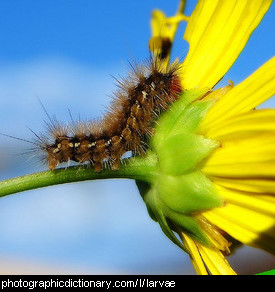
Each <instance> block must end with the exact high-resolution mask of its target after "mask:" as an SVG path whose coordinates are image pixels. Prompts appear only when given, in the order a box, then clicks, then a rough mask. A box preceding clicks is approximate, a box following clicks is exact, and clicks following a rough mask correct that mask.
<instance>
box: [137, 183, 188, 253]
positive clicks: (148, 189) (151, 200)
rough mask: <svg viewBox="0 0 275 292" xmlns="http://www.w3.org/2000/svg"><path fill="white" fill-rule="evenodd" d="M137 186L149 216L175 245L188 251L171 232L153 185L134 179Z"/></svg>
mask: <svg viewBox="0 0 275 292" xmlns="http://www.w3.org/2000/svg"><path fill="white" fill-rule="evenodd" d="M136 184H137V187H138V189H139V192H140V194H141V196H142V198H143V200H144V202H145V204H146V207H147V211H148V214H149V215H150V217H151V218H152V219H153V220H154V221H157V222H158V223H159V225H160V228H161V230H162V231H163V233H164V234H165V235H166V236H167V237H168V238H169V239H170V240H171V241H172V242H173V243H175V244H176V245H177V246H179V247H180V248H181V249H182V250H184V251H185V252H188V251H187V250H186V248H185V247H184V245H183V244H182V243H181V242H180V241H179V240H178V238H177V237H176V236H175V234H174V233H173V231H172V229H171V228H170V226H169V224H168V222H167V217H166V215H165V213H164V212H163V211H164V210H165V208H163V207H162V206H161V202H160V201H159V198H158V193H157V189H156V188H155V187H154V186H150V185H149V184H148V183H146V182H143V181H138V180H136Z"/></svg>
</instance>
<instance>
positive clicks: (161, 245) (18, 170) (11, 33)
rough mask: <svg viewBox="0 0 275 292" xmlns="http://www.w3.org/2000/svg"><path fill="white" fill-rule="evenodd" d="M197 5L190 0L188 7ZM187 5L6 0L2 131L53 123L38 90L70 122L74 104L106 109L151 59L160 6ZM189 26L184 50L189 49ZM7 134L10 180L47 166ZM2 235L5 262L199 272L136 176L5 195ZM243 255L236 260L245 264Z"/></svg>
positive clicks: (1, 21)
mask: <svg viewBox="0 0 275 292" xmlns="http://www.w3.org/2000/svg"><path fill="white" fill-rule="evenodd" d="M195 3H196V1H192V0H190V1H189V2H188V5H187V14H190V13H191V11H192V9H193V7H194V6H195ZM177 6H178V1H176V0H170V1H167V0H147V1H125V0H124V1H122V0H119V1H88V0H78V1H76V0H55V1H53V0H48V1H35V0H24V1H22V0H9V1H7V0H6V1H0V13H1V17H0V43H1V46H0V89H1V90H0V119H1V125H2V126H1V129H0V132H2V133H7V134H10V135H14V136H18V137H22V138H25V139H32V134H31V133H30V131H29V130H28V129H27V126H28V127H31V128H32V129H33V130H35V131H37V132H40V131H43V129H44V124H43V119H45V114H44V113H43V110H42V109H41V106H40V105H39V102H38V100H37V98H39V99H41V100H42V102H43V104H44V105H45V106H46V108H47V110H48V111H49V113H50V114H55V115H56V116H57V117H58V119H60V120H61V121H63V122H66V121H69V114H68V109H70V110H71V112H72V113H73V115H74V116H78V115H80V116H81V117H82V118H87V119H91V118H98V117H100V116H101V115H102V113H103V112H104V108H105V107H106V106H108V103H109V101H110V95H111V94H112V91H114V90H115V83H114V79H113V77H112V75H113V76H115V77H119V76H125V74H126V72H127V68H128V61H133V60H135V59H136V60H138V61H141V62H142V61H143V60H144V59H146V58H147V57H148V45H147V43H148V39H149V38H150V26H149V21H150V14H151V11H152V9H153V8H160V9H162V10H164V11H165V13H166V14H167V15H172V14H173V13H174V12H175V11H176V9H177ZM274 6H275V5H274V3H273V4H272V7H271V9H270V10H269V12H268V13H267V15H266V17H265V18H264V20H263V21H262V23H261V25H260V26H259V27H258V28H257V29H256V31H255V32H254V34H253V35H252V37H251V39H250V41H249V42H248V44H247V47H246V48H245V50H244V51H243V53H242V54H241V55H240V57H239V59H238V60H237V61H236V63H235V64H234V65H233V67H232V69H231V70H230V72H229V73H228V74H227V75H226V77H225V79H224V80H225V81H224V82H225V83H226V82H227V80H228V79H231V80H233V81H235V82H236V83H238V82H240V81H241V80H243V79H244V78H246V77H247V76H248V75H249V74H250V73H252V72H253V71H254V70H256V69H257V68H258V67H259V66H260V65H261V64H263V63H264V62H265V61H267V60H268V59H269V58H271V57H272V56H273V55H274V24H275V17H274V15H275V7H274ZM183 29H184V27H181V28H180V30H179V33H178V35H177V45H176V47H175V50H174V52H173V56H174V57H176V56H180V57H181V58H182V57H183V56H184V54H185V53H186V48H187V47H186V44H184V42H183V41H182V34H183ZM268 105H269V106H274V101H270V102H269V103H268ZM0 141H1V144H0V158H1V161H2V163H1V167H0V170H1V172H0V176H1V179H4V178H8V177H14V176H17V175H23V174H27V173H31V172H34V171H37V170H41V169H43V168H42V167H41V166H40V164H39V163H38V162H37V161H36V160H35V159H29V157H25V156H24V157H22V156H20V155H17V154H18V153H22V149H24V148H28V146H29V145H26V144H24V143H21V142H19V141H14V140H10V139H6V138H3V137H2V138H1V140H0ZM23 152H24V151H23ZM0 234H1V242H0V262H5V263H12V265H11V266H12V268H11V269H16V267H18V268H17V269H19V270H20V271H21V272H24V271H28V269H29V270H30V271H32V269H33V271H39V269H40V270H42V271H44V272H45V271H46V272H53V273H57V272H60V271H61V272H71V273H138V274H142V273H143V274H146V273H149V274H150V273H166V274H167V273H192V272H193V269H192V266H191V264H190V263H189V259H188V257H187V256H186V255H185V254H183V253H182V252H181V251H180V250H179V249H178V248H177V247H176V246H174V245H173V244H172V243H171V242H170V241H169V240H168V239H167V238H166V237H165V236H164V235H163V234H162V232H161V230H160V228H159V226H158V225H157V224H156V223H154V222H153V221H152V220H151V219H150V218H149V216H148V214H147V211H146V208H145V206H144V204H143V202H142V200H141V198H140V197H139V194H138V192H137V190H136V188H135V185H134V183H133V182H131V181H129V180H119V181H114V180H113V181H111V180H110V181H106V182H102V181H101V182H99V181H97V182H85V183H79V184H74V185H64V186H57V187H52V188H48V189H42V190H36V191H31V192H26V193H22V194H17V195H14V196H10V197H5V198H2V199H1V200H0ZM250 252H251V250H250V249H243V250H241V251H240V252H239V253H238V254H237V256H240V258H241V259H243V261H244V262H245V260H246V257H247V255H248V254H250ZM253 255H254V259H255V262H257V261H258V257H262V258H264V259H267V260H270V259H269V257H268V256H267V255H266V254H265V253H262V252H259V251H255V250H253ZM237 256H235V257H234V256H233V263H234V264H235V266H236V267H238V265H239V267H240V266H242V261H239V260H238V259H237ZM252 261H253V257H252ZM243 266H244V264H243ZM22 269H23V270H22ZM0 272H1V273H2V270H0Z"/></svg>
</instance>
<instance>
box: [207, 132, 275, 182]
mask: <svg viewBox="0 0 275 292" xmlns="http://www.w3.org/2000/svg"><path fill="white" fill-rule="evenodd" d="M274 145H275V132H267V133H262V134H261V135H256V136H255V135H251V136H248V137H245V138H244V139H235V140H232V141H228V142H224V143H223V144H222V145H221V147H220V148H218V149H216V150H215V151H214V152H213V153H212V154H211V155H210V156H209V157H208V159H207V160H206V161H205V162H204V166H203V172H204V173H205V174H206V175H207V176H212V177H223V178H224V177H226V178H238V179H239V178H241V179H252V178H253V179H254V178H255V179H262V178H265V179H274V178H275V147H274Z"/></svg>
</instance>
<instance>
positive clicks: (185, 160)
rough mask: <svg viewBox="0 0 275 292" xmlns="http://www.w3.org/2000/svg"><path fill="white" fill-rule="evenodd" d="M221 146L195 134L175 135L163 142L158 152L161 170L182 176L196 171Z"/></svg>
mask: <svg viewBox="0 0 275 292" xmlns="http://www.w3.org/2000/svg"><path fill="white" fill-rule="evenodd" d="M218 146H219V144H218V143H217V142H216V141H214V140H210V139H206V138H204V137H203V136H199V135H195V134H193V133H181V134H177V135H174V136H172V137H170V138H168V139H166V140H165V141H163V142H162V145H161V147H160V148H159V150H158V157H159V165H160V170H161V172H163V173H167V174H171V175H181V174H184V173H186V172H187V171H189V170H190V169H194V168H195V166H196V165H197V164H198V163H199V162H200V161H201V160H202V159H204V158H205V157H207V156H208V155H209V154H210V153H211V152H212V151H213V150H214V149H215V148H217V147H218Z"/></svg>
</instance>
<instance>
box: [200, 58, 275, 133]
mask: <svg viewBox="0 0 275 292" xmlns="http://www.w3.org/2000/svg"><path fill="white" fill-rule="evenodd" d="M274 94H275V57H273V58H272V59H270V60H269V61H268V62H266V63H265V64H264V65H263V66H261V67H260V68H259V69H258V70H256V71H255V72H254V73H253V74H252V75H250V76H249V77H248V78H247V79H246V80H244V81H243V82H241V83H240V84H238V85H237V86H235V87H234V88H232V89H231V90H229V91H228V92H227V93H226V94H225V95H224V96H223V97H222V98H220V99H219V100H218V101H217V103H216V104H215V105H213V107H212V108H211V109H210V110H209V111H208V113H207V115H206V117H205V119H204V121H203V122H202V124H201V129H200V131H201V132H202V133H205V134H206V135H207V136H208V131H210V130H211V133H213V132H214V131H215V130H216V129H218V128H221V127H223V125H224V123H226V122H228V121H230V119H232V117H233V116H235V115H240V114H243V113H245V112H248V111H250V110H252V109H254V108H255V107H257V106H258V105H260V104H261V103H263V102H264V101H266V100H267V99H269V98H270V97H272V96H273V95H274Z"/></svg>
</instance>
